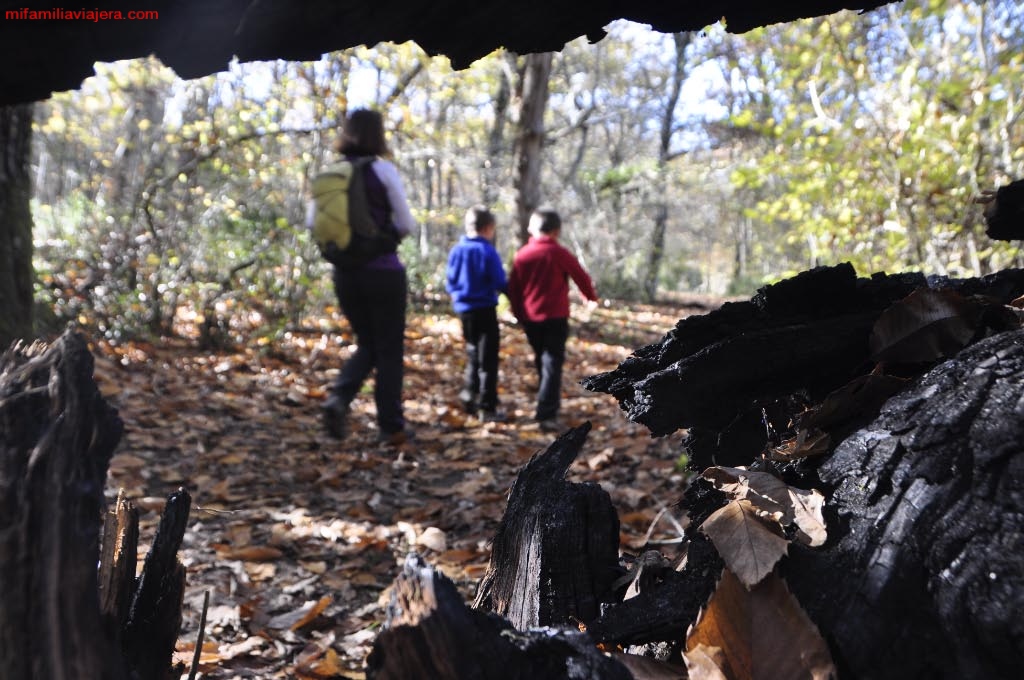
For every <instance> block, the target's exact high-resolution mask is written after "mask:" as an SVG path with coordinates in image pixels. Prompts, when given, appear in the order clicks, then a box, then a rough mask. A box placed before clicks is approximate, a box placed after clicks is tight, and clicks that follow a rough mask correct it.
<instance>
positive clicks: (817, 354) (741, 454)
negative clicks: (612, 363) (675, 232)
mask: <svg viewBox="0 0 1024 680" xmlns="http://www.w3.org/2000/svg"><path fill="white" fill-rule="evenodd" d="M929 286H930V287H932V288H934V289H940V290H949V291H955V292H956V293H959V294H960V295H963V296H983V297H985V298H986V299H991V300H992V301H993V303H994V304H996V305H1000V304H1005V303H1008V302H1010V301H1011V300H1013V299H1015V298H1016V297H1018V296H1020V295H1021V293H1024V271H1022V270H1008V271H1004V272H1000V273H998V274H993V275H991V276H987V277H984V278H981V279H967V280H956V279H947V278H931V279H926V278H925V277H924V276H922V275H918V274H901V275H894V276H887V275H884V274H879V275H875V276H872V277H871V278H868V279H865V278H857V276H856V274H855V272H854V270H853V267H851V266H850V265H849V264H843V265H838V266H836V267H830V268H818V269H814V270H811V271H809V272H804V273H803V274H800V275H798V276H796V277H794V278H792V279H789V280H786V281H782V282H780V283H778V284H775V285H772V286H767V287H766V288H763V289H762V290H761V291H759V292H758V294H757V295H756V296H754V298H752V299H751V300H750V301H748V302H738V303H729V304H726V305H724V306H723V307H722V308H720V309H719V310H716V311H714V312H711V313H710V314H706V315H702V316H697V317H689V318H685V319H683V320H681V321H680V322H679V323H678V324H677V325H676V327H675V328H674V329H673V330H672V331H670V332H669V333H668V334H667V335H666V336H665V337H664V339H663V340H662V341H661V342H660V343H657V344H653V345H648V346H646V347H643V348H641V349H639V350H637V352H636V353H635V354H634V355H633V356H632V357H630V358H628V359H627V360H626V361H624V362H622V364H620V365H619V367H618V368H616V369H615V370H614V371H610V372H608V373H603V374H600V375H596V376H593V377H591V378H588V379H587V380H585V381H584V386H585V387H587V389H590V390H594V391H598V392H606V393H609V394H612V395H613V396H615V397H616V398H617V399H618V400H619V404H620V406H621V407H622V409H623V410H624V411H625V412H626V414H627V416H628V417H629V418H630V419H631V420H634V421H636V422H639V423H642V424H644V425H646V426H647V427H648V428H649V429H650V430H651V432H652V434H654V435H664V434H668V433H671V432H673V431H675V430H677V429H680V428H687V429H688V440H687V449H688V453H689V454H690V457H691V459H692V460H693V461H694V462H695V464H696V465H697V466H698V467H704V466H707V465H712V464H726V465H737V464H746V463H749V462H750V461H751V460H753V459H754V458H755V457H756V456H757V455H758V454H760V453H761V452H763V451H764V449H765V448H766V446H771V445H775V444H778V443H779V438H780V437H781V434H780V433H781V432H782V430H784V429H785V428H787V427H790V426H791V423H790V421H791V419H792V417H793V415H794V414H795V413H799V412H800V411H801V410H802V407H803V406H805V405H810V404H812V403H815V402H819V401H821V399H822V398H823V397H824V396H825V395H827V394H828V393H830V392H832V391H833V390H835V389H837V388H839V387H840V386H842V385H844V384H846V383H847V382H849V381H850V380H851V379H853V378H855V377H857V376H859V375H863V374H865V373H867V372H868V371H870V370H871V368H872V367H873V365H874V363H875V362H874V361H873V360H872V358H871V352H870V350H869V336H870V335H871V332H872V328H873V327H874V325H875V322H876V321H877V319H878V317H879V315H881V313H882V312H883V311H884V310H885V309H887V308H888V307H890V306H891V305H892V304H893V303H894V302H896V301H898V300H900V299H902V298H905V297H906V296H907V295H908V294H910V293H911V292H913V291H914V290H916V289H919V288H928V287H929ZM982 325H983V326H984V324H982ZM985 330H986V332H990V331H991V328H988V327H986V328H985ZM918 372H919V371H918ZM860 424H863V423H860Z"/></svg>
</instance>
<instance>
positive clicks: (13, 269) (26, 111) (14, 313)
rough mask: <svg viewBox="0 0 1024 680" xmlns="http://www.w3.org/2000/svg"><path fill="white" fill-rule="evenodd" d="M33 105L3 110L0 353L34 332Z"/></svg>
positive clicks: (0, 121) (0, 136)
mask: <svg viewBox="0 0 1024 680" xmlns="http://www.w3.org/2000/svg"><path fill="white" fill-rule="evenodd" d="M33 108H34V105H33V104H15V105H13V106H0V310H3V311H2V312H0V351H2V350H3V349H4V348H6V347H7V346H8V345H10V344H11V342H12V341H14V340H17V339H19V338H20V339H23V340H28V339H31V338H32V337H33V335H34V334H33V331H32V211H31V209H30V207H29V201H30V199H31V198H32V184H31V181H30V180H29V159H30V157H31V153H32V112H33Z"/></svg>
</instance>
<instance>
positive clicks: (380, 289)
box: [322, 109, 416, 445]
mask: <svg viewBox="0 0 1024 680" xmlns="http://www.w3.org/2000/svg"><path fill="white" fill-rule="evenodd" d="M336 150H337V151H338V152H339V153H340V154H341V155H343V156H344V157H345V159H346V160H350V161H351V160H356V159H358V158H361V157H367V156H369V157H372V158H373V159H374V160H373V161H372V162H371V163H368V164H367V165H365V166H363V168H364V172H365V173H366V174H365V176H364V179H365V185H366V193H367V199H368V202H369V204H370V212H371V214H372V215H373V218H374V220H375V221H376V223H377V224H378V225H381V226H382V227H383V229H384V230H385V231H387V232H390V233H392V234H394V236H395V238H394V243H393V246H392V247H390V248H385V249H384V250H385V252H383V253H382V254H380V255H376V256H375V257H373V258H372V259H370V260H369V261H367V262H365V263H362V264H358V265H340V264H336V265H335V267H334V290H335V292H336V293H337V295H338V303H339V304H340V306H341V311H342V312H343V313H344V314H345V317H346V318H347V319H348V321H349V324H350V325H351V326H352V331H353V332H354V333H355V336H356V351H355V353H354V354H353V355H352V356H351V358H349V360H348V361H346V362H345V365H344V366H343V367H342V369H341V374H340V375H339V376H338V380H337V381H336V382H335V384H334V386H333V387H332V389H331V395H330V397H328V399H327V401H325V402H324V404H323V407H322V408H323V417H324V425H325V426H326V428H327V432H328V433H329V434H330V435H331V436H333V437H337V438H339V439H340V438H344V437H345V435H346V434H347V420H348V412H349V405H350V404H351V403H352V400H353V399H355V397H356V395H357V394H358V393H359V390H360V388H361V387H362V385H363V382H365V380H366V378H367V377H368V376H369V375H370V372H371V371H372V370H374V369H376V371H377V375H376V378H375V382H374V390H373V396H374V400H375V401H376V403H377V424H378V427H379V429H380V432H379V435H378V437H379V439H380V441H382V442H385V443H387V444H391V445H399V444H401V443H403V442H405V441H406V440H407V439H408V438H409V437H411V435H412V433H411V431H410V430H409V429H408V428H407V426H406V423H405V418H404V417H403V415H402V358H403V340H404V335H405V307H406V294H407V290H408V283H407V279H406V273H405V267H404V266H403V265H402V262H401V261H400V260H399V259H398V253H397V252H396V249H397V245H398V242H399V241H400V240H401V239H402V238H404V237H405V236H407V235H408V234H409V232H410V231H412V229H413V227H415V225H416V223H415V220H414V219H413V216H412V213H411V212H410V211H409V204H408V202H407V201H406V197H405V190H404V189H403V187H402V182H401V178H400V177H399V175H398V169H397V168H396V167H395V165H394V164H393V163H392V162H391V161H389V160H386V159H385V158H383V157H385V156H389V155H390V151H389V150H388V147H387V143H386V141H385V138H384V119H383V117H382V116H381V114H380V113H378V112H377V111H369V110H367V109H357V110H355V111H352V112H351V113H350V114H349V115H348V117H347V118H346V119H345V123H344V125H343V127H342V131H341V137H340V139H339V140H338V144H337V147H336Z"/></svg>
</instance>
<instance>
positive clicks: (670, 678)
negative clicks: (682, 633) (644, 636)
mask: <svg viewBox="0 0 1024 680" xmlns="http://www.w3.org/2000/svg"><path fill="white" fill-rule="evenodd" d="M609 656H611V657H612V658H613V659H615V660H616V661H618V662H619V663H621V664H622V665H623V666H625V667H626V670H628V671H629V672H630V673H631V674H632V675H633V680H686V668H685V667H683V666H677V665H675V664H671V663H668V662H666V661H658V660H657V659H649V658H647V657H646V656H638V655H636V654H623V653H622V652H612V653H611V654H609Z"/></svg>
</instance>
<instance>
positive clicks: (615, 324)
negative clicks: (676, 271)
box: [94, 304, 705, 680]
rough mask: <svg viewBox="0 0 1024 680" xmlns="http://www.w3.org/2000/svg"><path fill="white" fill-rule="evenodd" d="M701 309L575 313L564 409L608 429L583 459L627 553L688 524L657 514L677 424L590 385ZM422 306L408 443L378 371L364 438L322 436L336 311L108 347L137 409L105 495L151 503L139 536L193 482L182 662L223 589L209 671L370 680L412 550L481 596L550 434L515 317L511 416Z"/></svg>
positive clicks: (503, 393) (507, 358)
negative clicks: (505, 526)
mask: <svg viewBox="0 0 1024 680" xmlns="http://www.w3.org/2000/svg"><path fill="white" fill-rule="evenodd" d="M691 311H692V312H700V311H705V310H704V309H703V308H700V307H696V308H690V309H687V308H686V306H685V304H680V305H676V306H669V307H655V306H633V307H630V308H628V309H626V308H615V307H613V308H598V309H594V310H584V309H574V319H578V323H577V322H574V325H573V333H572V336H571V337H570V340H569V343H568V347H567V358H566V367H565V374H564V376H563V405H562V414H563V418H564V420H565V424H566V426H571V425H577V424H580V423H582V422H583V421H584V420H590V421H591V422H592V423H593V426H594V427H593V430H592V431H591V433H590V436H589V438H588V444H587V449H586V450H585V451H584V455H582V456H581V457H580V460H578V461H577V462H576V463H575V464H574V466H573V468H572V469H571V470H570V474H571V475H576V476H579V477H580V478H581V479H585V480H587V481H595V482H598V483H600V484H601V485H602V486H603V487H605V488H606V489H607V490H608V491H609V493H610V494H611V496H612V499H613V502H614V503H615V504H616V506H617V508H618V510H619V513H620V516H622V517H623V522H622V543H623V547H624V549H627V550H628V549H629V548H630V546H633V547H639V546H641V545H642V544H644V543H645V542H646V541H647V540H655V541H656V540H657V539H659V538H661V539H666V540H669V541H671V540H674V539H677V538H678V533H677V532H676V530H675V529H674V528H673V527H674V526H678V523H677V522H666V521H660V522H658V521H656V519H657V515H658V512H659V508H662V509H663V508H665V507H666V506H669V505H671V504H672V503H674V502H675V501H677V500H678V498H679V496H681V494H682V491H683V489H684V488H685V479H686V477H685V473H683V472H681V471H680V470H678V469H677V467H676V462H677V459H678V458H679V453H680V445H679V439H678V438H677V437H670V438H662V439H652V438H651V437H650V435H649V432H648V431H647V430H646V428H644V427H642V426H640V425H636V424H633V423H630V422H629V421H627V420H626V418H625V416H624V415H623V414H622V413H621V411H620V410H619V408H618V405H617V404H616V402H615V400H614V399H613V398H612V397H610V396H608V395H600V394H594V393H589V392H586V391H584V390H583V389H582V388H581V387H580V386H579V385H578V382H579V380H581V379H582V378H584V377H586V376H589V375H593V374H595V373H600V372H604V371H608V370H610V369H612V368H614V367H615V366H616V365H618V364H619V363H620V362H621V361H622V360H623V359H625V358H626V357H627V356H628V355H629V354H630V353H631V352H632V351H633V350H634V349H636V348H638V347H640V346H641V345H643V344H647V343H650V342H654V341H657V340H658V339H660V338H661V336H662V335H663V334H664V333H665V332H666V331H667V330H668V329H670V328H672V327H673V326H674V324H675V323H676V321H677V320H678V319H679V318H681V317H682V316H685V315H686V314H687V313H688V312H691ZM408 322H409V323H408V326H409V331H408V333H407V337H406V365H405V369H406V384H405V397H406V400H405V407H406V415H407V417H408V419H409V420H410V422H411V424H412V426H413V427H414V428H415V429H416V439H415V440H414V441H413V442H411V443H408V444H405V445H403V446H402V447H400V448H397V449H395V448H388V447H386V446H382V445H380V444H378V442H377V440H376V434H377V433H376V427H375V424H374V422H375V421H374V407H373V399H372V393H371V390H370V387H369V385H368V387H367V389H366V390H364V391H365V392H366V393H365V394H362V395H360V397H359V398H358V399H357V400H356V401H355V402H354V404H353V411H352V416H351V430H352V432H351V435H350V437H349V438H347V439H346V440H344V441H342V442H338V441H336V440H333V439H330V438H329V437H328V436H327V435H326V434H325V433H324V432H323V429H322V427H321V424H320V421H319V405H320V403H321V400H322V399H323V398H324V396H325V395H326V392H327V387H328V386H329V385H330V383H331V381H332V380H333V379H334V377H335V376H336V374H337V371H338V369H339V368H340V366H341V365H342V363H343V361H344V359H345V358H346V357H347V355H348V354H349V352H350V351H351V350H352V344H351V343H352V338H351V335H350V333H349V331H348V328H347V325H346V323H345V322H344V320H343V319H342V318H340V317H337V318H335V319H334V323H335V326H334V328H333V332H329V331H325V330H317V331H315V332H293V333H287V334H285V336H284V338H283V339H282V340H281V341H280V342H278V343H276V344H274V345H266V344H261V343H253V345H252V346H245V347H241V348H239V349H237V350H235V351H230V352H228V351H225V352H203V351H199V350H197V349H195V344H194V343H193V342H191V341H190V340H189V339H188V338H178V339H166V340H162V341H151V342H142V341H138V342H128V343H124V344H120V345H116V346H115V345H110V344H107V343H102V342H101V343H97V344H96V346H95V347H94V353H95V354H96V380H97V383H98V384H99V386H100V390H101V392H102V393H103V394H104V395H105V396H106V397H107V398H108V400H109V401H110V402H111V403H112V404H113V405H114V406H116V407H117V408H118V410H119V412H120V415H121V417H122V419H124V421H125V424H126V427H125V435H124V437H123V439H122V442H121V444H120V446H119V448H118V450H117V452H116V453H115V455H114V457H113V460H112V461H111V465H110V478H109V480H108V493H109V494H110V495H111V497H113V496H115V495H116V493H117V490H118V489H120V488H123V489H125V491H126V492H127V494H128V497H129V499H131V500H133V501H134V502H135V503H136V505H137V506H138V507H140V511H141V513H142V532H143V538H142V540H141V541H140V551H142V550H144V549H145V547H146V546H147V545H148V542H147V537H149V538H151V536H152V532H153V531H154V529H155V526H156V523H157V521H158V518H159V514H158V513H159V510H160V509H162V506H163V499H165V498H166V497H167V495H168V494H170V493H171V492H173V491H174V490H175V489H177V488H178V487H179V486H185V487H187V488H188V489H189V490H190V492H191V493H192V494H193V498H194V507H193V510H192V515H191V518H190V523H189V528H188V531H187V532H186V536H185V542H184V545H183V548H182V550H181V553H180V556H181V559H182V562H183V563H184V564H185V566H186V568H187V591H186V597H185V611H184V616H185V621H184V626H183V629H182V634H181V637H180V640H179V645H178V651H179V655H180V658H181V659H182V660H183V661H184V662H185V663H186V665H187V664H188V663H189V661H190V660H191V656H192V654H193V653H194V648H195V641H196V639H197V637H198V631H197V625H198V619H199V613H200V610H201V608H202V598H203V594H204V593H206V592H210V593H211V606H210V612H211V614H210V616H209V620H208V622H207V630H206V636H205V641H204V643H203V650H202V654H201V657H200V670H201V677H203V678H210V679H223V680H227V679H229V678H249V677H253V678H268V679H272V678H285V677H349V678H356V677H361V672H362V668H363V665H364V659H365V655H366V654H367V653H368V652H369V650H370V647H371V645H372V643H373V639H374V638H375V636H376V633H377V630H378V628H379V626H380V623H381V622H382V621H383V619H384V612H383V606H384V604H385V603H386V602H387V599H388V595H389V592H388V589H389V586H390V584H391V582H392V580H393V578H394V576H395V575H396V574H397V573H398V572H399V570H400V565H401V563H402V562H403V561H404V559H405V556H406V554H407V553H408V552H409V551H412V550H416V551H419V552H421V553H423V554H424V555H425V556H426V557H427V559H429V560H430V561H431V562H432V563H433V564H435V565H436V566H437V567H438V568H439V569H440V570H442V571H443V572H444V573H445V574H446V575H447V576H448V577H450V578H451V579H452V580H453V581H455V583H456V584H457V585H458V586H459V587H460V589H461V591H462V592H463V594H464V595H465V596H466V598H467V600H469V599H470V598H471V597H472V594H473V590H474V588H475V586H476V583H477V581H478V579H479V578H480V577H481V576H482V575H483V573H484V571H485V569H486V566H487V560H488V558H489V550H490V547H489V544H488V542H489V541H490V539H491V538H492V536H493V534H494V531H495V529H496V527H497V524H498V521H499V520H500V518H501V515H502V512H503V511H504V507H505V502H506V497H507V492H508V488H509V486H510V485H511V483H512V482H513V480H514V479H515V475H516V474H517V473H518V471H519V469H520V468H521V467H522V466H523V464H525V463H526V461H527V460H529V458H530V457H531V456H532V455H533V454H534V453H536V452H537V451H538V450H541V449H543V448H544V447H546V446H547V445H548V444H550V443H551V441H552V440H553V439H554V437H555V436H556V435H552V434H549V433H545V432H542V431H541V430H540V429H539V428H537V426H536V425H535V424H534V423H533V422H532V420H531V419H532V413H533V404H534V394H535V390H536V379H535V377H534V375H533V374H534V368H533V357H532V353H531V350H530V348H529V346H528V345H527V343H526V341H525V337H524V335H523V333H522V331H521V329H520V328H518V327H515V326H514V325H512V323H511V319H509V318H505V319H503V326H502V336H501V341H502V351H501V379H500V383H499V396H500V399H501V401H502V408H503V409H505V410H506V412H507V413H508V414H509V416H510V420H509V422H506V423H482V422H480V421H478V420H477V419H476V418H474V417H471V416H468V415H467V414H465V413H463V412H462V411H461V405H460V403H459V400H458V392H459V389H460V387H461V385H460V381H461V374H462V366H463V363H462V362H463V342H462V337H461V330H460V327H459V325H458V321H457V319H455V318H454V317H452V316H449V315H427V314H419V315H410V317H409V319H408ZM323 326H324V324H323V323H322V322H318V323H317V324H315V325H314V327H315V328H319V329H323ZM371 381H372V379H371ZM370 384H371V385H372V382H371V383H370ZM186 658H187V660H186Z"/></svg>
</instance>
